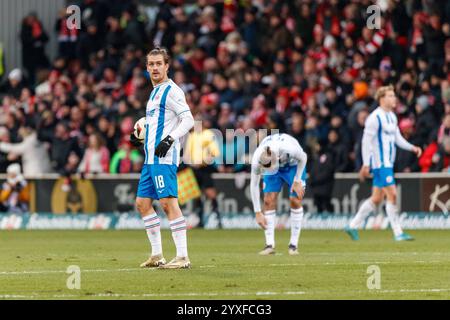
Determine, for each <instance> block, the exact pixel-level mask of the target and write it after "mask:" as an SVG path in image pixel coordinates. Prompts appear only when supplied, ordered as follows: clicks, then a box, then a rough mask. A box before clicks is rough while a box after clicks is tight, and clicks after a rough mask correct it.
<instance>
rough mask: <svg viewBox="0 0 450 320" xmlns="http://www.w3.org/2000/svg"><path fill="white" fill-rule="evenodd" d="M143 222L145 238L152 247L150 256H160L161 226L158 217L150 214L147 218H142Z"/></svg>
mask: <svg viewBox="0 0 450 320" xmlns="http://www.w3.org/2000/svg"><path fill="white" fill-rule="evenodd" d="M142 220H144V226H145V230H146V231H147V237H148V240H149V241H150V245H151V247H152V254H151V255H152V256H156V255H158V254H162V243H161V225H160V221H159V217H158V215H157V214H156V212H154V213H151V214H150V215H148V216H145V217H143V218H142Z"/></svg>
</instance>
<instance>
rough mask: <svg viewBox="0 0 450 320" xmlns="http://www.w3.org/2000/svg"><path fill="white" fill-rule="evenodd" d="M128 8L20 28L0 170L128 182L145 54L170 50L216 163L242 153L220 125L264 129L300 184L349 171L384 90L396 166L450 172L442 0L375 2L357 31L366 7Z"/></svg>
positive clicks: (5, 96) (1, 96) (136, 156)
mask: <svg viewBox="0 0 450 320" xmlns="http://www.w3.org/2000/svg"><path fill="white" fill-rule="evenodd" d="M135 2H136V1H120V0H115V1H102V0H83V1H78V2H77V1H74V3H75V4H78V5H79V6H80V7H81V11H82V17H83V20H82V25H81V29H79V30H78V29H73V30H71V29H69V28H68V27H67V24H66V21H67V19H68V16H67V14H66V13H65V11H64V10H63V11H62V12H61V14H60V16H59V17H55V26H54V29H53V30H44V28H43V27H42V24H41V23H40V21H39V17H37V16H36V15H35V14H30V15H28V16H27V17H25V18H24V19H23V23H22V28H21V34H20V41H21V44H22V51H23V57H22V61H23V70H20V69H14V70H12V71H11V72H9V74H6V75H5V76H4V77H3V79H0V80H1V82H0V173H3V172H6V168H7V167H8V166H9V165H10V164H11V163H14V162H21V164H22V168H23V172H24V174H25V176H27V175H34V174H40V173H47V172H57V173H60V174H61V175H70V174H72V173H76V172H80V173H103V172H110V173H129V172H139V171H140V168H141V166H142V162H143V157H142V152H143V151H142V150H139V149H136V148H134V147H132V146H131V145H130V143H129V141H128V137H129V134H130V132H131V131H132V130H133V124H134V122H135V121H136V120H137V119H139V118H140V117H142V116H144V115H145V105H146V101H147V99H148V96H149V94H150V92H151V90H152V87H151V83H150V81H149V76H148V73H147V72H146V69H145V55H146V52H147V51H148V50H149V49H151V48H152V47H153V46H164V47H166V48H168V49H169V51H170V52H171V55H172V63H171V68H170V74H169V75H170V77H171V78H172V79H173V80H174V81H175V82H176V83H177V84H179V85H180V86H181V88H182V89H183V90H184V91H185V92H186V97H187V102H188V104H189V105H190V107H191V108H192V112H193V114H194V115H195V117H196V119H198V120H203V121H205V123H208V127H209V128H217V129H220V130H221V131H223V132H224V136H225V137H226V139H225V142H224V143H223V144H222V145H220V146H219V157H222V158H223V159H224V158H226V157H228V156H227V153H230V152H237V153H238V154H240V156H243V157H245V155H246V153H248V152H249V150H248V148H247V146H246V144H245V141H242V140H239V139H233V137H232V136H231V137H228V136H227V135H226V134H225V130H226V129H238V128H240V129H243V130H246V129H249V128H255V129H258V128H269V129H273V128H277V129H279V130H280V131H282V132H287V133H289V134H291V135H293V136H294V137H295V138H296V139H298V141H299V142H300V144H301V145H302V146H303V147H304V149H305V150H306V151H307V153H308V154H309V159H311V160H310V161H309V164H308V171H314V172H315V174H313V175H311V177H312V178H313V180H312V181H311V185H312V186H314V185H315V184H316V185H320V184H321V183H323V181H327V179H329V177H330V174H331V175H332V174H333V173H334V172H354V171H356V170H358V169H359V167H360V166H361V152H360V148H361V138H362V132H363V128H364V121H365V119H366V117H367V116H368V114H369V113H370V112H371V111H372V110H373V109H374V108H375V107H376V103H375V101H374V100H373V98H372V97H373V94H374V92H375V91H376V89H377V88H378V87H379V86H381V85H384V84H389V83H392V84H394V85H395V88H396V93H397V95H398V105H397V108H396V113H397V116H398V121H399V126H400V129H401V132H402V134H403V135H404V136H405V137H406V138H407V139H408V140H409V141H410V142H412V143H414V144H416V145H419V146H422V147H423V149H424V154H423V155H422V157H421V158H420V159H415V156H414V155H413V154H412V153H408V152H404V151H402V150H398V153H397V157H398V158H397V162H396V164H397V168H396V170H397V171H400V172H429V171H437V172H440V171H447V172H448V171H449V170H450V86H449V81H450V77H449V75H450V72H449V71H450V70H449V66H450V39H449V35H450V25H449V22H448V21H450V2H448V1H439V0H409V1H394V0H389V1H378V4H379V5H380V8H381V10H382V15H381V18H380V19H379V20H377V21H376V22H378V23H379V24H380V25H379V27H380V28H379V29H370V28H368V26H367V24H366V22H367V21H368V18H369V14H368V13H367V11H366V9H367V7H368V6H369V5H371V4H373V1H367V0H360V1H356V0H353V1H341V0H330V1H309V0H299V1H277V0H253V1H250V0H248V1H237V0H227V1H211V0H200V1H197V2H195V3H193V2H189V3H184V1H179V0H178V1H160V2H159V11H158V13H157V15H156V18H154V19H151V18H149V16H148V15H146V14H145V11H144V10H142V5H138V4H136V3H135ZM49 37H56V38H57V39H58V55H57V58H56V59H54V60H53V61H50V60H49V58H48V57H47V56H46V54H45V50H44V48H45V43H46V42H47V41H48V39H49ZM36 159H39V160H38V161H36ZM246 168H247V167H246V166H242V165H233V164H229V165H221V166H217V167H216V169H217V170H218V171H220V172H233V171H241V170H246Z"/></svg>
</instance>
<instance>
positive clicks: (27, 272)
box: [0, 268, 153, 276]
mask: <svg viewBox="0 0 450 320" xmlns="http://www.w3.org/2000/svg"><path fill="white" fill-rule="evenodd" d="M137 270H143V269H141V268H128V269H127V268H124V269H86V270H84V269H81V272H130V271H137ZM148 270H153V269H148ZM51 273H67V272H66V271H65V270H36V271H0V275H7V276H9V275H24V274H51Z"/></svg>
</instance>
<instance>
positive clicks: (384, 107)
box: [345, 86, 422, 241]
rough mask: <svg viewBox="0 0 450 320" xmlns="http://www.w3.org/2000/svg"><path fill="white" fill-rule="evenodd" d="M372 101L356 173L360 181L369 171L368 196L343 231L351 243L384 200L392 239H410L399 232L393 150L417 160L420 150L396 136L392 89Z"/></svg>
mask: <svg viewBox="0 0 450 320" xmlns="http://www.w3.org/2000/svg"><path fill="white" fill-rule="evenodd" d="M375 98H376V100H377V101H378V103H379V107H378V108H377V109H375V110H374V111H373V112H372V113H371V114H370V115H369V117H368V118H367V120H366V123H365V128H364V134H363V138H362V158H363V166H362V167H361V170H360V172H359V175H360V179H361V181H364V179H365V178H367V177H369V175H370V171H372V173H373V182H372V186H373V187H372V196H371V197H370V198H369V199H367V200H365V201H364V202H363V203H362V205H361V206H360V208H359V210H358V212H357V214H356V216H355V217H354V218H353V219H352V221H351V222H350V224H349V225H348V226H347V227H346V228H345V231H346V232H347V233H348V234H349V235H350V237H351V238H352V239H353V240H358V239H359V235H358V231H357V228H358V227H359V226H360V225H361V224H362V223H363V221H364V220H365V219H366V218H367V216H368V215H369V214H370V213H371V212H373V211H375V210H376V208H377V206H378V205H379V204H380V203H381V202H382V201H383V199H384V197H386V199H387V201H386V214H387V216H388V219H389V222H390V224H391V227H392V230H393V232H394V240H396V241H404V240H414V239H413V238H412V237H411V236H410V235H408V234H407V233H405V232H403V230H402V228H401V226H400V223H399V221H398V213H397V206H396V201H397V189H396V186H395V180H394V161H395V149H396V147H400V148H402V149H404V150H408V151H411V152H414V153H415V154H416V155H417V157H420V155H421V154H422V150H421V148H420V147H417V146H414V145H412V144H410V143H409V142H408V141H406V140H405V138H403V137H402V135H401V134H400V130H399V128H398V124H397V117H396V116H395V113H394V112H393V109H394V108H395V105H396V101H397V98H396V96H395V92H394V88H393V86H385V87H381V88H379V89H378V91H377V93H376V95H375Z"/></svg>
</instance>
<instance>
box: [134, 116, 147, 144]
mask: <svg viewBox="0 0 450 320" xmlns="http://www.w3.org/2000/svg"><path fill="white" fill-rule="evenodd" d="M145 130H146V126H145V117H142V118H140V119H139V120H138V121H136V123H135V124H134V135H135V136H136V138H138V139H139V140H144V139H145Z"/></svg>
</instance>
